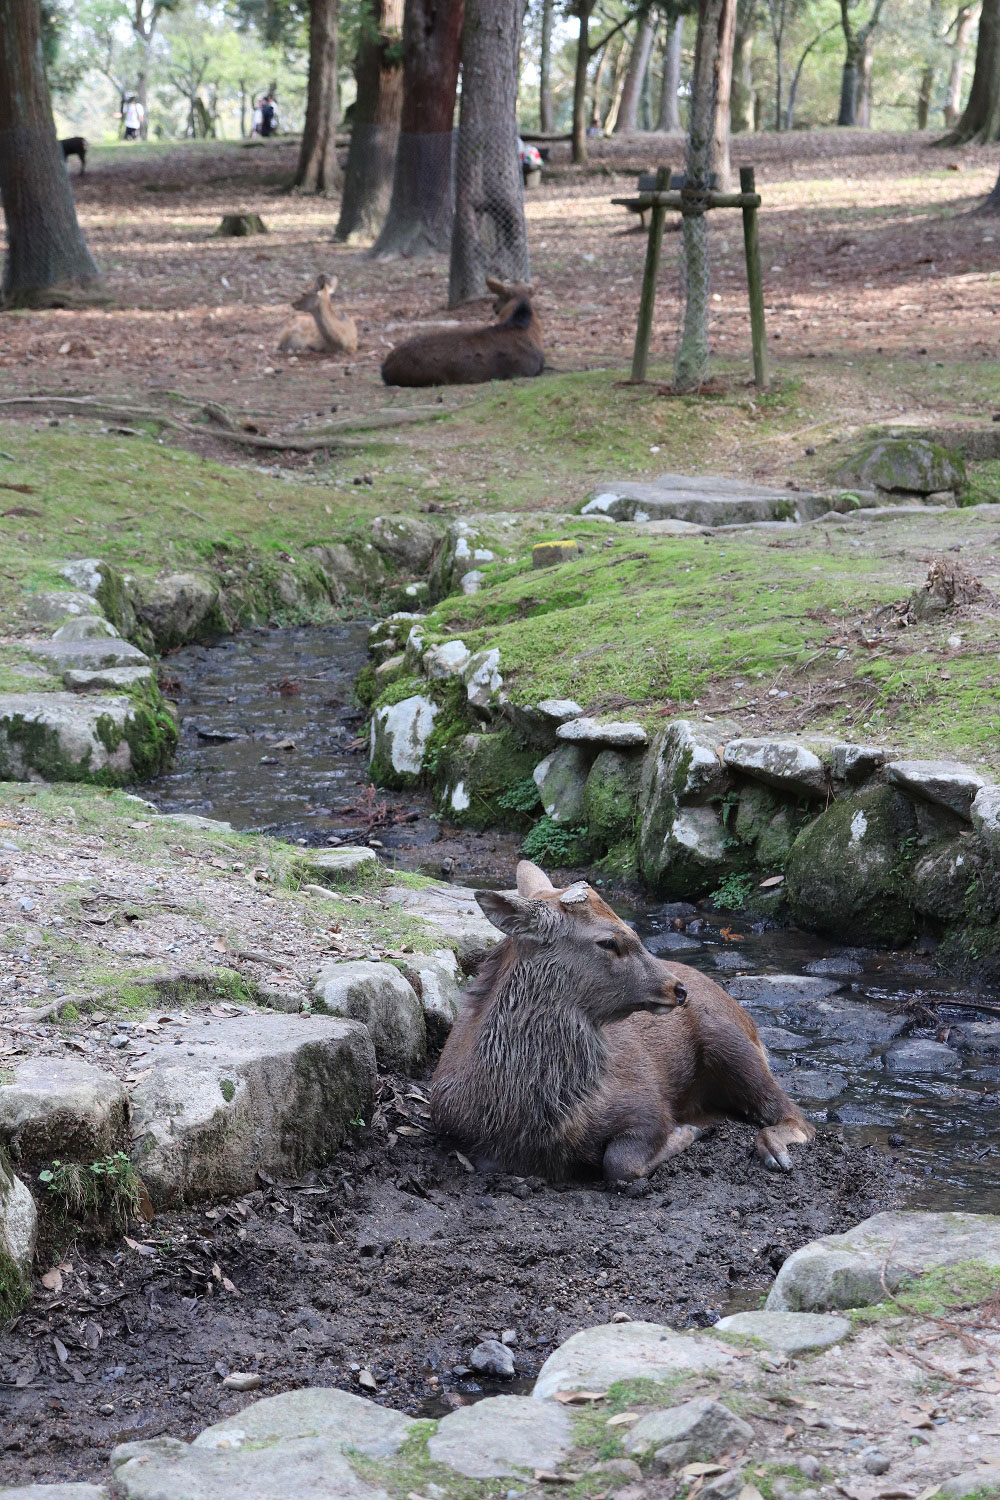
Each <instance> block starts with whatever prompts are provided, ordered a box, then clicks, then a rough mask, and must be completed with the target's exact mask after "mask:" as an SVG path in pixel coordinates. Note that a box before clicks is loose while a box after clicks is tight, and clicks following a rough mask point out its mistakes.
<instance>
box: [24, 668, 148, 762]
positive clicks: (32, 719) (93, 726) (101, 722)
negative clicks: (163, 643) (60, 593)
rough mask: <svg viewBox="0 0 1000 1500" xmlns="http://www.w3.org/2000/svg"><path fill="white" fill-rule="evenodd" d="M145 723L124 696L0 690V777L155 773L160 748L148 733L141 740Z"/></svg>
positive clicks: (135, 708)
mask: <svg viewBox="0 0 1000 1500" xmlns="http://www.w3.org/2000/svg"><path fill="white" fill-rule="evenodd" d="M74 644H77V643H74ZM78 644H79V645H80V646H82V647H83V648H84V649H87V647H88V642H86V641H81V642H79V643H78ZM110 644H112V645H114V644H115V643H114V642H111V643H110ZM129 649H130V650H134V647H129ZM140 654H141V653H140ZM143 660H145V658H144V657H143ZM148 724H149V718H148V715H146V714H145V713H143V712H142V710H141V709H137V706H136V705H135V704H134V703H133V702H132V700H131V699H130V698H122V697H117V698H112V697H85V698H81V697H79V696H78V695H77V694H76V693H64V692H56V693H0V781H2V780H8V781H27V780H29V779H32V778H37V777H40V778H41V779H42V780H45V781H96V780H98V779H101V780H103V781H106V782H127V781H130V780H135V778H136V774H145V775H152V774H155V772H156V771H157V770H159V769H160V764H161V760H162V753H163V751H162V745H160V744H157V743H155V742H154V741H153V739H152V738H151V737H150V738H149V739H148V743H147V742H146V741H144V740H143V736H148V735H149V729H148ZM130 738H131V740H132V744H131V745H130V743H129V740H130ZM137 743H138V746H139V751H140V763H139V764H137V761H136V754H135V750H134V746H135V745H136V744H137ZM110 745H113V746H114V748H113V749H112V748H109V746H110Z"/></svg>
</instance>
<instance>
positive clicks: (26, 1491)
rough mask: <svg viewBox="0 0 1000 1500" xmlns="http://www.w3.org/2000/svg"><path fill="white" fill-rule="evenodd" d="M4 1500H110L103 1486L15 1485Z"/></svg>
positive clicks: (1, 1493) (3, 1492)
mask: <svg viewBox="0 0 1000 1500" xmlns="http://www.w3.org/2000/svg"><path fill="white" fill-rule="evenodd" d="M0 1496H2V1500H109V1497H108V1491H107V1490H106V1489H105V1488H104V1486H103V1484H100V1485H98V1484H15V1485H14V1486H13V1488H12V1489H0Z"/></svg>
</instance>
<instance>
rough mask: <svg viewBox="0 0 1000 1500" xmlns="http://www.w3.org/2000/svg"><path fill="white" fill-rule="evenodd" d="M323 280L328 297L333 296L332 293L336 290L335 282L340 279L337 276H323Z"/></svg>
mask: <svg viewBox="0 0 1000 1500" xmlns="http://www.w3.org/2000/svg"><path fill="white" fill-rule="evenodd" d="M323 280H324V281H325V282H326V289H327V291H328V292H329V293H330V296H331V297H332V296H333V294H334V292H335V291H336V290H337V282H338V281H339V280H340V277H339V276H324V277H323Z"/></svg>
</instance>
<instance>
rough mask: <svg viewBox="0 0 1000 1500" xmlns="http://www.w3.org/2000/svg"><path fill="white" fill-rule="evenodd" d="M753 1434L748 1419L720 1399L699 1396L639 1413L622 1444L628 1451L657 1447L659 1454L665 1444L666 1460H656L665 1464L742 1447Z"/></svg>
mask: <svg viewBox="0 0 1000 1500" xmlns="http://www.w3.org/2000/svg"><path fill="white" fill-rule="evenodd" d="M753 1438H754V1430H753V1428H752V1427H751V1426H750V1424H749V1422H744V1421H743V1420H742V1419H741V1418H740V1417H737V1416H734V1415H733V1413H732V1412H731V1411H730V1410H729V1408H728V1406H723V1404H722V1402H721V1401H713V1400H711V1399H710V1398H708V1397H704V1396H701V1397H698V1398H696V1399H695V1400H694V1401H683V1402H681V1403H679V1404H678V1405H677V1406H667V1407H662V1408H660V1409H659V1410H657V1411H651V1412H648V1413H647V1414H646V1416H644V1417H640V1419H639V1421H638V1422H636V1424H635V1426H634V1427H631V1428H629V1429H628V1432H627V1434H626V1437H625V1439H624V1446H625V1451H626V1452H627V1453H650V1452H652V1451H653V1450H654V1449H655V1450H658V1452H657V1456H658V1458H659V1457H660V1454H661V1453H662V1450H663V1449H664V1448H665V1447H666V1448H667V1449H668V1453H667V1455H666V1456H665V1457H666V1460H667V1461H665V1460H664V1458H660V1464H659V1467H661V1468H664V1467H673V1466H674V1465H675V1464H677V1463H688V1462H690V1461H691V1460H692V1459H701V1460H702V1461H708V1462H711V1461H712V1460H713V1459H716V1458H718V1457H719V1455H720V1454H721V1453H732V1452H733V1451H734V1450H735V1449H737V1448H743V1447H745V1446H746V1445H747V1443H750V1442H752V1441H753ZM670 1460H672V1463H671V1462H670Z"/></svg>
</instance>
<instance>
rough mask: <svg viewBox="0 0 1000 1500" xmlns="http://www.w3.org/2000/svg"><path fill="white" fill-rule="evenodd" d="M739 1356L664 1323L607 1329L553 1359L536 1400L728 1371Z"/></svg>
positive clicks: (569, 1344) (576, 1337)
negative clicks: (633, 1382) (620, 1383)
mask: <svg viewBox="0 0 1000 1500" xmlns="http://www.w3.org/2000/svg"><path fill="white" fill-rule="evenodd" d="M732 1362H733V1355H732V1354H731V1353H730V1352H729V1350H728V1349H726V1348H725V1346H724V1345H723V1344H720V1343H719V1342H718V1340H712V1339H708V1338H705V1337H703V1336H699V1335H698V1334H693V1333H674V1332H673V1330H672V1329H670V1328H665V1327H663V1326H662V1325H661V1324H659V1323H603V1324H600V1325H598V1327H596V1328H584V1329H582V1330H581V1332H580V1333H574V1334H573V1336H572V1338H569V1339H567V1340H566V1342H565V1343H564V1344H560V1346H559V1348H558V1349H556V1350H555V1351H554V1352H553V1353H552V1354H550V1355H549V1357H548V1359H547V1360H546V1361H545V1363H544V1365H543V1366H542V1368H541V1370H540V1371H539V1373H538V1379H537V1380H536V1381H535V1388H534V1390H533V1391H532V1393H531V1394H532V1397H533V1399H534V1400H536V1401H546V1400H551V1399H552V1397H553V1396H554V1395H555V1394H556V1392H557V1391H575V1390H587V1391H606V1390H607V1389H608V1387H609V1386H611V1385H614V1384H615V1382H616V1381H619V1380H639V1379H643V1380H674V1379H676V1378H677V1376H678V1375H699V1374H703V1373H704V1372H706V1371H709V1370H723V1369H726V1368H727V1366H729V1365H730V1364H731V1363H732Z"/></svg>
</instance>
